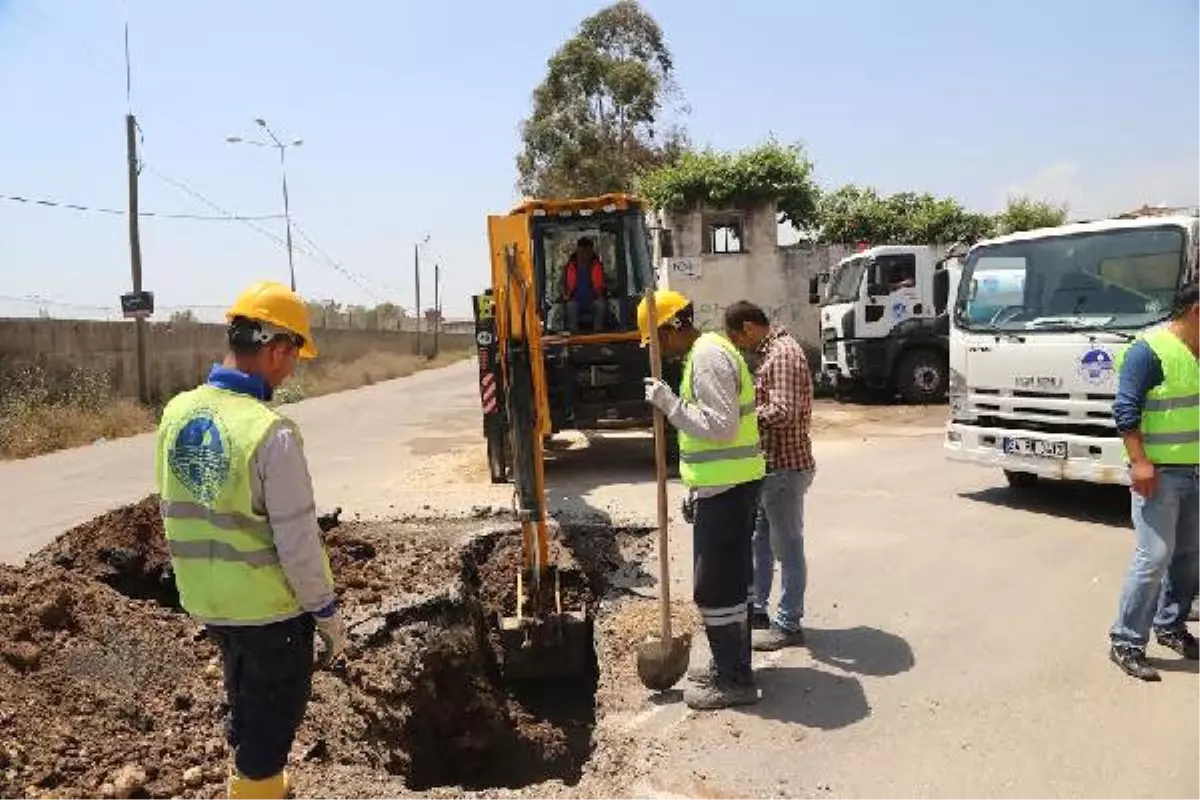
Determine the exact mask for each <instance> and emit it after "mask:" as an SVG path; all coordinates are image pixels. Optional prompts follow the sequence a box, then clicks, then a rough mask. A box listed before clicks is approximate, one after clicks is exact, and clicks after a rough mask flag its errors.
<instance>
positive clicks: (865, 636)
mask: <svg viewBox="0 0 1200 800" xmlns="http://www.w3.org/2000/svg"><path fill="white" fill-rule="evenodd" d="M804 638H805V642H806V643H807V645H808V651H809V653H810V654H811V655H812V657H813V659H814V660H816V661H819V662H821V663H822V664H828V665H830V666H832V667H837V668H838V669H842V670H845V671H846V672H857V673H858V674H860V675H875V676H887V675H899V674H900V673H901V672H907V671H908V670H910V669H912V668H913V664H914V663H916V658H915V656H914V655H913V651H912V647H910V646H909V644H908V642H906V641H905V640H904V639H902V638H901V637H899V636H897V635H896V634H894V633H888V632H887V631H881V630H879V629H878V628H870V627H867V626H865V625H859V626H858V627H855V628H847V629H845V630H828V629H827V630H822V629H819V628H806V629H805V630H804Z"/></svg>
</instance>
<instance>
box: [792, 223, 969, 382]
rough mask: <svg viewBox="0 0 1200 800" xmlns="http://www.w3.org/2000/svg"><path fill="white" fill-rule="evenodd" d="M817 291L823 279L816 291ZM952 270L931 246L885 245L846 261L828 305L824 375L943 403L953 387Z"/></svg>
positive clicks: (824, 298) (824, 304) (824, 300)
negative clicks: (950, 361) (949, 305)
mask: <svg viewBox="0 0 1200 800" xmlns="http://www.w3.org/2000/svg"><path fill="white" fill-rule="evenodd" d="M815 293H816V285H813V286H812V287H810V294H815ZM948 295H949V273H948V272H947V271H946V260H945V259H941V258H939V253H938V251H937V249H935V248H933V247H927V246H916V247H914V246H906V245H885V246H879V247H872V248H869V249H865V250H861V251H860V252H857V253H855V254H854V255H852V256H849V257H847V258H844V259H842V261H840V262H839V263H838V264H837V266H836V267H834V268H833V270H832V271H831V272H830V274H829V277H828V279H827V280H826V281H825V287H824V292H823V294H820V295H819V296H817V297H810V300H812V299H815V300H817V301H818V302H819V303H820V307H821V311H820V320H821V323H820V324H821V372H822V379H823V380H824V381H825V382H826V383H829V384H832V386H833V388H834V391H835V392H838V393H841V392H843V391H845V390H848V389H853V388H856V387H865V388H869V389H874V390H884V391H888V392H898V393H899V394H900V395H902V396H903V397H904V398H905V399H906V400H907V401H909V402H914V403H928V402H938V401H940V400H941V399H942V398H943V397H944V396H945V392H946V388H947V385H948V378H949V374H948V369H947V353H948V333H949V326H948V321H947V319H946V314H947V301H948Z"/></svg>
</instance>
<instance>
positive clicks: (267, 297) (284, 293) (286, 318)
mask: <svg viewBox="0 0 1200 800" xmlns="http://www.w3.org/2000/svg"><path fill="white" fill-rule="evenodd" d="M235 317H245V318H246V319H252V320H255V321H256V322H265V323H267V324H268V325H274V326H275V327H276V328H282V329H283V330H285V331H287V332H288V333H294V334H296V335H297V336H299V337H300V338H302V339H303V340H304V344H303V345H301V347H300V357H301V358H316V356H317V348H316V345H314V344H313V338H312V329H311V328H310V327H309V324H308V306H306V305H305V304H304V300H303V299H301V297H300V295H298V294H296V293H295V292H293V291H292V290H291V289H289V288H288V287H286V286H284V285H283V284H282V283H276V282H275V281H255V282H254V283H252V284H250V285H249V286H248V287H246V290H245V291H244V292H242V293H241V294H240V295H238V298H237V300H234V301H233V305H232V306H230V307H229V310H228V311H226V312H225V319H228V320H230V321H232V320H233V319H234V318H235Z"/></svg>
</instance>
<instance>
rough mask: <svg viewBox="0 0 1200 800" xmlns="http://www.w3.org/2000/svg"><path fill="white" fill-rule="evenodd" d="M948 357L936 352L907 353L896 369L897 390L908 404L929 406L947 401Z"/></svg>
mask: <svg viewBox="0 0 1200 800" xmlns="http://www.w3.org/2000/svg"><path fill="white" fill-rule="evenodd" d="M949 372H950V370H949V365H948V364H947V363H946V357H945V356H944V355H942V354H941V353H939V352H937V351H935V350H912V351H909V352H908V353H905V354H904V356H903V357H901V359H900V364H899V365H898V366H897V368H896V389H897V391H899V392H900V396H901V397H903V398H904V400H905V401H906V402H909V403H918V404H922V405H924V404H928V403H940V402H942V401H943V400H945V399H946V388H947V386H948V384H949V377H950V376H949Z"/></svg>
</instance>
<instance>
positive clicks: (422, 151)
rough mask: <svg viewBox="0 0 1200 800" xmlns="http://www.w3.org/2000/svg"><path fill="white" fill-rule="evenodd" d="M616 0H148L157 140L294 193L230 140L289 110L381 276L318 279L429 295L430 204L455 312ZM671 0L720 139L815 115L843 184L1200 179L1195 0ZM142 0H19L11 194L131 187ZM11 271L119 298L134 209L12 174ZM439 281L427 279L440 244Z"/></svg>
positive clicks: (318, 199) (705, 110) (166, 259)
mask: <svg viewBox="0 0 1200 800" xmlns="http://www.w3.org/2000/svg"><path fill="white" fill-rule="evenodd" d="M602 5H603V3H601V2H594V1H593V0H587V1H586V2H583V1H580V2H548V1H546V0H539V1H538V2H532V1H531V2H519V3H495V2H484V0H475V2H469V3H445V2H442V3H437V2H420V3H418V2H391V1H389V0H369V1H368V0H346V1H345V2H340V3H336V4H335V3H329V2H316V0H258V2H254V3H248V2H244V1H243V0H206V2H203V3H197V2H187V3H185V2H168V1H167V0H156V1H155V2H151V1H150V0H129V2H128V8H129V18H130V23H131V37H132V52H133V66H134V76H133V83H134V86H133V104H134V110H135V112H136V113H137V114H138V118H139V122H140V124H141V127H142V129H143V131H144V135H145V143H144V147H145V150H144V157H145V160H146V161H147V163H148V164H150V165H152V166H154V167H155V168H157V169H158V170H160V171H161V172H163V173H165V174H167V175H170V176H172V177H175V178H178V179H181V180H183V181H185V182H186V183H188V184H189V185H190V186H192V187H194V188H195V189H196V190H198V191H199V192H201V193H203V194H204V195H206V196H208V197H210V198H211V199H213V200H215V201H216V202H217V203H219V204H220V205H221V206H223V207H224V208H227V209H231V210H235V211H238V212H242V213H247V214H270V213H276V212H278V210H279V206H280V200H279V186H278V170H277V164H276V163H275V162H274V161H273V160H272V158H271V156H272V153H271V152H269V151H261V150H258V149H255V148H251V147H245V146H240V147H239V146H233V145H228V144H226V143H225V141H224V138H225V136H227V135H229V134H251V133H254V130H253V129H254V127H255V126H254V123H253V118H254V117H256V116H260V115H261V116H265V117H266V118H267V119H268V120H269V121H270V122H271V123H272V125H273V126H274V127H276V128H277V129H278V130H279V132H280V134H281V135H284V136H288V137H296V136H300V137H303V138H304V139H305V144H304V146H303V147H301V148H299V149H297V150H295V151H294V152H293V154H292V155H291V156H290V157H289V178H290V181H291V190H292V207H293V211H294V213H295V216H296V219H297V220H298V222H299V224H300V226H301V227H302V228H303V229H304V230H305V231H306V232H307V233H309V234H310V235H311V236H312V238H313V239H314V240H315V241H316V242H317V243H318V244H319V245H320V246H321V247H322V248H323V249H324V250H325V251H326V252H327V253H328V254H330V255H331V256H332V257H333V258H335V259H336V260H338V261H339V262H341V263H342V264H344V265H345V266H346V267H348V268H349V269H351V270H353V271H354V272H355V273H358V274H361V275H363V276H366V278H367V279H368V281H369V284H368V285H369V286H370V287H371V289H372V292H373V295H368V294H367V293H365V292H363V291H362V290H361V289H359V288H358V287H357V286H356V285H355V284H354V283H352V282H350V281H348V280H347V279H346V278H344V277H342V276H341V275H339V274H338V273H337V272H336V271H334V270H333V269H332V268H330V267H328V266H326V265H325V264H323V263H322V262H320V261H316V260H312V259H308V258H304V257H300V258H298V261H297V271H298V283H299V287H300V290H301V292H302V293H304V294H305V295H306V296H309V297H311V298H317V299H321V298H330V297H332V298H337V299H338V300H340V301H343V302H362V303H373V302H375V301H377V300H378V299H389V300H393V301H397V300H398V301H399V302H400V303H401V304H403V305H406V306H411V305H412V300H413V298H412V243H413V242H414V241H415V240H416V239H418V238H420V237H421V236H423V235H424V233H426V232H428V233H430V234H431V239H430V244H429V250H428V257H429V259H430V263H431V262H432V260H433V259H437V260H439V261H440V262H441V263H442V265H443V269H444V272H445V298H446V299H445V307H446V309H447V312H448V313H450V314H452V315H454V314H465V313H467V308H468V305H467V297H468V296H469V295H470V294H471V293H472V292H475V291H478V290H479V289H480V288H481V286H482V284H483V282H484V280H485V276H486V256H487V253H486V237H485V233H484V217H485V215H486V214H487V213H489V212H502V211H505V210H506V209H507V208H508V207H509V205H510V204H511V203H512V201H513V200H514V199H516V195H515V190H514V188H513V185H514V180H515V169H514V162H513V156H514V154H515V152H516V150H517V147H518V138H517V126H518V123H519V122H520V120H521V119H522V117H523V116H524V115H525V114H526V113H527V112H528V109H529V98H530V92H531V90H532V89H533V87H534V86H535V85H536V84H537V83H538V81H539V80H540V79H541V78H542V76H543V74H544V69H545V62H546V59H547V57H548V56H549V55H550V54H551V53H552V52H553V51H554V49H555V48H556V47H557V46H558V45H559V44H560V43H561V42H562V41H563V39H565V38H566V37H567V36H568V35H570V34H571V32H572V30H573V29H574V27H575V26H576V25H577V24H578V22H579V21H580V20H581V19H582V18H583V17H585V16H586V15H587V14H589V13H591V12H593V11H594V10H596V9H598V8H600V7H601V6H602ZM644 5H645V7H646V8H648V9H649V11H650V12H651V13H652V14H653V15H654V16H655V17H656V18H657V19H658V21H659V23H660V24H661V25H662V28H663V30H664V32H665V34H666V37H667V40H668V43H669V45H670V47H671V49H672V51H673V52H674V55H675V59H676V64H677V68H678V76H677V77H678V82H679V84H680V87H681V88H682V90H683V92H684V95H685V96H686V100H687V102H688V104H689V105H690V107H691V113H690V114H689V115H688V116H687V118H686V120H685V122H686V124H687V126H688V128H689V130H690V132H691V135H692V137H693V139H694V140H695V141H696V142H697V143H699V144H708V145H712V146H715V147H719V148H737V147H743V146H748V145H753V144H755V143H757V142H759V141H761V140H762V139H763V138H764V137H765V136H766V135H768V134H769V133H774V134H775V135H776V136H778V137H779V138H780V139H783V140H787V141H795V140H800V141H803V142H804V143H805V145H806V146H807V147H808V148H809V151H810V154H811V156H812V157H813V159H814V160H815V162H816V170H817V177H818V180H819V181H820V183H821V184H822V185H824V186H829V187H832V186H837V185H840V184H842V183H844V182H847V181H854V182H860V183H867V184H872V185H874V186H876V187H878V188H879V189H880V190H882V191H888V192H890V191H898V190H904V189H913V190H928V191H932V192H936V193H945V194H951V195H954V196H956V197H958V198H959V199H961V200H962V201H963V202H964V203H965V204H967V205H968V206H971V207H974V208H976V209H979V210H995V209H997V208H999V207H1000V206H1002V204H1003V202H1004V199H1005V197H1006V196H1007V195H1008V194H1009V193H1012V192H1015V191H1027V192H1032V193H1034V194H1037V195H1042V196H1047V197H1050V198H1052V199H1058V200H1064V201H1067V202H1068V203H1069V204H1070V206H1071V210H1072V216H1076V217H1087V216H1091V215H1099V214H1106V213H1110V212H1116V211H1120V210H1124V209H1127V208H1129V207H1133V206H1137V205H1140V204H1141V203H1143V202H1149V203H1158V202H1166V203H1170V204H1194V203H1196V202H1197V194H1198V192H1197V173H1198V170H1200V156H1198V151H1200V145H1198V135H1200V111H1198V103H1200V100H1198V98H1200V78H1198V71H1197V64H1198V45H1197V29H1198V12H1197V3H1196V2H1195V1H1194V0H1151V2H1145V3H1129V2H1125V1H1123V0H1038V1H1037V2H1031V1H1029V0H1013V1H1009V2H977V3H954V2H951V1H950V0H939V2H933V1H932V0H906V1H905V2H889V1H888V0H874V1H870V2H868V1H867V0H846V1H845V2H837V3H834V2H788V1H786V0H759V1H758V2H750V3H744V4H741V5H740V6H737V5H735V4H731V3H727V2H714V1H711V0H703V1H697V0H646V2H645V3H644ZM124 14H125V3H124V2H123V0H86V2H85V1H84V0H0V104H2V105H0V108H2V109H3V112H2V113H3V119H4V122H5V124H4V125H3V126H0V152H2V153H3V156H2V162H0V163H2V167H0V194H15V195H25V196H36V197H46V198H52V199H58V200H64V201H70V202H77V203H85V204H91V205H97V206H109V207H116V208H120V207H122V206H123V204H124V203H125V197H126V185H125V162H124V146H125V144H124V121H123V115H124V113H125V110H126V103H125V83H124V67H123V63H122V56H121V54H122V24H123V19H124ZM141 185H142V207H143V209H145V210H151V211H168V212H197V213H206V212H208V211H209V209H208V208H206V207H205V206H204V205H202V204H200V203H199V202H197V201H196V200H194V199H193V198H190V197H189V196H187V195H186V194H184V193H182V192H180V191H179V190H178V189H176V188H173V187H172V186H170V185H168V184H166V183H164V182H163V181H161V180H160V179H159V178H157V177H155V176H154V175H153V174H149V173H146V174H144V175H143V178H142V182H141ZM263 224H265V225H267V226H270V227H271V229H272V230H273V231H275V232H277V233H280V234H281V233H282V230H283V226H282V223H281V222H277V221H269V222H266V223H263ZM143 251H144V258H145V265H146V285H147V288H150V289H153V290H154V291H155V292H156V295H157V298H158V303H159V304H160V306H176V305H206V306H207V305H211V306H218V307H219V306H220V305H222V304H225V303H227V302H228V301H229V300H230V299H231V297H232V296H233V294H235V293H236V291H237V290H238V289H239V288H240V287H241V285H242V284H244V283H246V282H247V281H249V280H251V279H255V278H260V277H275V278H279V279H283V280H286V257H285V254H284V252H283V249H282V248H281V247H280V246H278V245H277V244H275V243H273V242H271V241H269V240H267V239H265V238H263V237H261V236H259V235H258V234H256V233H255V232H253V231H251V230H248V229H246V228H245V227H243V226H241V225H238V224H234V223H228V222H182V221H168V220H147V221H146V222H145V223H144V224H143ZM0 275H2V277H3V281H2V285H0V295H5V296H25V295H40V296H45V297H49V298H51V299H53V300H55V301H58V302H63V303H79V304H83V305H112V304H114V303H115V300H116V297H117V296H118V295H119V294H120V292H122V291H124V290H126V289H127V287H128V285H129V267H128V251H127V243H126V227H125V223H124V220H123V219H122V218H120V217H106V216H100V215H85V214H77V213H73V212H68V211H60V210H54V209H43V208H31V207H24V206H20V205H14V204H11V203H5V202H0ZM424 286H425V288H424V290H423V291H424V292H425V294H424V296H423V298H422V299H423V300H426V298H429V297H430V296H431V293H432V270H429V272H427V273H426V278H425V285H424ZM426 304H428V300H426ZM36 310H37V309H36V306H30V305H28V304H20V303H13V302H11V301H0V314H14V313H24V314H29V313H36ZM50 311H51V313H52V314H53V315H54V316H70V315H72V314H73V313H74V314H81V313H82V311H83V310H82V309H79V310H76V311H74V312H72V311H71V310H69V309H66V308H58V307H51V308H50Z"/></svg>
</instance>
